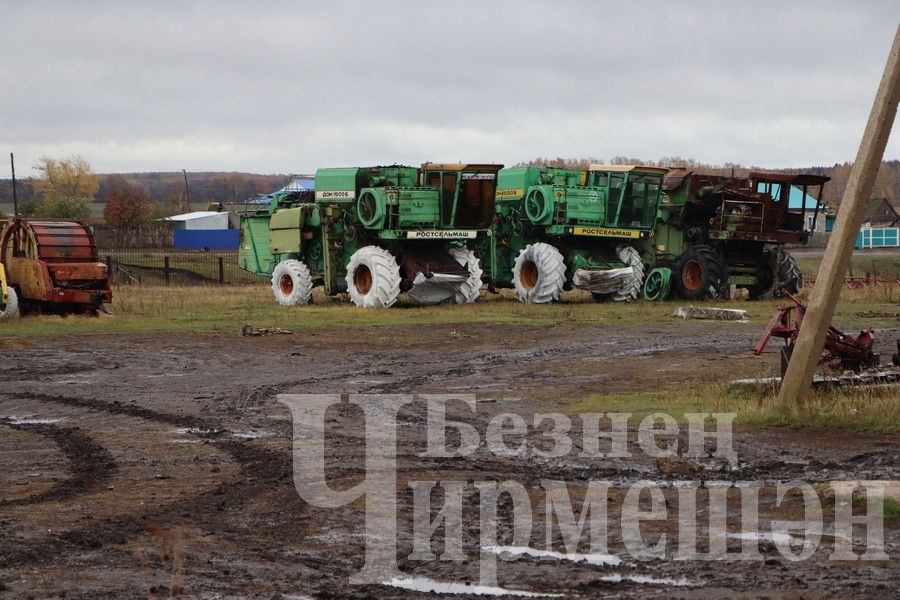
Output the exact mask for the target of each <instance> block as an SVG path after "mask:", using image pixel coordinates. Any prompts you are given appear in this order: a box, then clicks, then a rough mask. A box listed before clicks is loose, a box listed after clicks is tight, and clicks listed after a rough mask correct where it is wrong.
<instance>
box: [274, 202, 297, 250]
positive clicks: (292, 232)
mask: <svg viewBox="0 0 900 600" xmlns="http://www.w3.org/2000/svg"><path fill="white" fill-rule="evenodd" d="M302 227H303V209H302V208H286V209H283V210H278V211H275V213H274V214H272V219H271V220H270V221H269V229H270V230H271V233H270V239H271V241H270V242H269V244H270V245H271V247H272V254H287V253H289V252H299V251H300V229H301V228H302Z"/></svg>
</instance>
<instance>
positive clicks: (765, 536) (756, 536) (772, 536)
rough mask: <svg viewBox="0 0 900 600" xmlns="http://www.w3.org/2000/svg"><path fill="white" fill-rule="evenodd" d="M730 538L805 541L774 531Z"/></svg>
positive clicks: (743, 533)
mask: <svg viewBox="0 0 900 600" xmlns="http://www.w3.org/2000/svg"><path fill="white" fill-rule="evenodd" d="M728 538H729V539H732V540H754V541H757V542H772V543H775V542H791V541H794V540H796V541H803V538H798V537H795V536H793V535H790V534H789V533H775V532H772V531H742V532H740V533H729V534H728Z"/></svg>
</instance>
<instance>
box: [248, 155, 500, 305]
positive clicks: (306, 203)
mask: <svg viewBox="0 0 900 600" xmlns="http://www.w3.org/2000/svg"><path fill="white" fill-rule="evenodd" d="M501 168H502V165H490V164H436V163H426V164H423V165H422V167H421V168H420V169H416V168H414V167H406V166H396V165H395V166H388V167H365V168H357V167H353V168H335V169H319V170H318V171H317V172H316V175H315V185H314V186H303V185H300V184H298V182H292V185H289V186H287V187H286V188H284V189H283V190H280V191H279V192H276V193H275V194H272V196H271V201H270V202H268V204H267V205H265V206H260V207H259V208H257V209H250V210H245V211H243V212H242V213H241V246H240V250H239V252H238V264H239V265H240V266H241V267H242V268H244V269H246V270H248V271H250V272H252V273H256V274H258V275H265V276H270V277H271V281H272V291H273V293H274V295H275V300H276V301H277V302H278V303H279V304H282V305H299V304H307V303H308V302H309V301H310V299H311V297H312V289H313V287H316V286H319V285H321V286H323V287H324V288H325V292H326V293H327V294H330V295H333V294H338V293H344V292H346V293H348V294H349V296H350V300H351V301H352V302H353V304H355V305H357V306H362V307H388V306H391V305H393V304H394V303H395V302H396V301H397V297H398V296H399V294H400V293H401V292H405V293H407V294H408V295H409V296H410V297H412V298H414V299H415V300H417V301H419V302H420V303H423V304H437V303H440V302H445V301H453V302H457V303H461V304H465V303H470V302H474V301H475V300H476V299H477V298H478V296H479V295H480V293H481V276H482V269H481V267H480V265H479V260H478V258H477V257H476V255H475V252H474V251H473V249H474V248H475V247H476V246H477V245H481V246H485V247H486V246H487V239H488V237H489V228H490V225H491V222H492V220H493V217H494V193H495V188H496V182H497V172H498V171H499V170H500V169H501ZM313 188H314V189H313Z"/></svg>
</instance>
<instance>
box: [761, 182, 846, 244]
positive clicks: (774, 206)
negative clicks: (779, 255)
mask: <svg viewBox="0 0 900 600" xmlns="http://www.w3.org/2000/svg"><path fill="white" fill-rule="evenodd" d="M830 179H831V178H830V177H825V176H823V175H808V174H801V175H785V174H781V173H756V172H754V173H750V188H751V189H752V190H753V191H755V192H756V193H758V194H761V195H762V202H763V203H764V204H765V205H766V207H767V210H766V211H765V212H766V214H765V215H763V217H764V218H763V222H762V227H761V233H762V234H763V235H765V236H766V237H767V238H768V239H771V240H772V241H778V242H780V243H805V242H806V241H807V240H808V239H809V235H810V234H811V233H812V232H814V231H815V230H816V224H817V223H818V220H819V213H820V212H821V209H822V208H824V205H823V204H822V202H821V199H822V192H823V191H824V189H825V183H826V182H828V181H830ZM794 197H796V200H795V199H794ZM792 203H793V206H792ZM810 211H811V212H812V214H811V215H808V214H807V213H808V212H810ZM822 218H823V219H824V218H825V216H824V215H822Z"/></svg>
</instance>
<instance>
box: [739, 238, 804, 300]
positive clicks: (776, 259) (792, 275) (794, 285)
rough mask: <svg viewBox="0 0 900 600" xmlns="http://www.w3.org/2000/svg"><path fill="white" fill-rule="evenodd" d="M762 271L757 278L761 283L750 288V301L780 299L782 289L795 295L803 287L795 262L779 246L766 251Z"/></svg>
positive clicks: (800, 274) (801, 275) (801, 274)
mask: <svg viewBox="0 0 900 600" xmlns="http://www.w3.org/2000/svg"><path fill="white" fill-rule="evenodd" d="M763 270H764V273H761V274H760V275H759V276H758V278H759V279H760V280H761V281H759V283H758V284H757V285H756V286H754V287H752V288H750V298H751V299H752V300H769V299H772V298H780V297H781V295H782V293H781V290H783V289H787V291H788V292H790V293H792V294H796V293H797V292H799V291H800V288H802V287H803V273H802V272H801V271H800V267H799V266H797V261H796V260H795V259H794V257H793V256H792V255H791V253H790V252H788V251H787V250H785V249H784V248H783V247H781V246H777V247H775V248H772V249H769V250H766V252H765V262H764V265H763Z"/></svg>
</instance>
